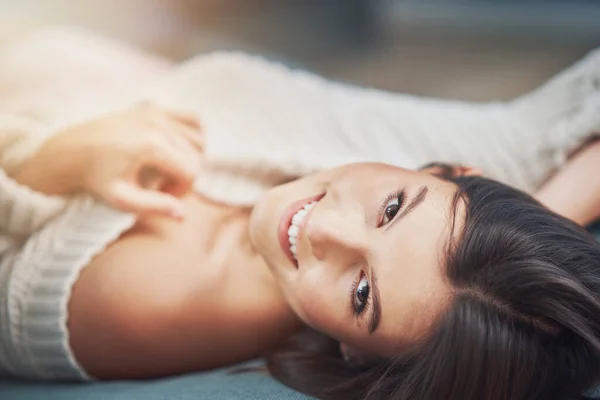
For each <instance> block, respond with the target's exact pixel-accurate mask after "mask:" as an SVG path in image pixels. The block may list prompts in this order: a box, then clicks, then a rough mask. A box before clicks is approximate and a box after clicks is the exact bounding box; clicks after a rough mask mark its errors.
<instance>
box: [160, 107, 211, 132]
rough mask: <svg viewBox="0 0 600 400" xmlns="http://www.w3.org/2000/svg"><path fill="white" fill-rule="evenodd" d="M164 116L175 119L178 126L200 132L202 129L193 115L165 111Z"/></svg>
mask: <svg viewBox="0 0 600 400" xmlns="http://www.w3.org/2000/svg"><path fill="white" fill-rule="evenodd" d="M165 114H167V115H168V116H170V117H171V118H173V119H175V120H176V121H177V122H179V123H180V124H183V125H186V126H187V127H188V128H190V129H193V130H195V131H200V130H201V129H202V125H200V122H199V121H198V118H196V116H195V115H192V114H187V113H182V112H178V111H172V110H165Z"/></svg>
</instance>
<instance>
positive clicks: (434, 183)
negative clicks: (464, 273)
mask: <svg viewBox="0 0 600 400" xmlns="http://www.w3.org/2000/svg"><path fill="white" fill-rule="evenodd" d="M432 178H433V177H432ZM427 187H428V195H427V198H426V199H425V201H424V202H423V203H422V204H421V205H420V206H419V207H418V208H416V209H415V210H414V211H413V212H411V213H410V214H408V215H407V216H406V217H405V218H403V219H402V220H401V221H398V222H397V223H396V224H394V226H391V227H390V229H389V230H388V231H387V232H386V233H385V234H384V235H383V237H382V239H381V240H379V241H378V243H377V244H376V245H375V246H374V249H373V250H374V254H373V259H372V260H371V263H372V268H373V270H374V272H375V274H376V275H377V287H378V289H379V297H380V303H381V306H382V317H381V324H380V327H379V329H378V331H377V332H376V333H375V334H374V335H373V337H376V338H377V340H375V341H373V342H375V343H376V346H377V347H378V348H377V349H374V350H376V351H377V352H378V353H379V352H383V353H387V352H389V351H393V350H394V349H395V348H397V347H398V346H402V345H403V344H407V343H410V342H414V341H415V340H417V339H418V338H419V337H421V336H422V335H424V334H426V333H427V332H428V328H430V327H431V324H432V323H433V322H434V321H435V319H436V317H437V316H438V315H439V313H440V312H441V311H443V309H444V307H445V305H446V304H447V303H448V301H449V298H450V288H449V285H448V283H447V281H446V275H445V273H444V265H445V259H446V252H447V244H448V242H449V240H450V237H451V235H456V232H459V230H460V227H461V226H462V222H461V219H462V208H463V207H462V206H461V204H460V202H459V203H457V204H456V205H457V207H456V215H455V210H454V206H455V201H454V199H455V196H456V192H457V187H456V185H454V184H453V183H451V182H446V181H443V180H440V179H438V178H433V179H431V180H430V181H429V182H427ZM409 201H410V199H409ZM454 217H455V218H456V226H455V227H454V231H452V225H453V223H452V222H453V218H454Z"/></svg>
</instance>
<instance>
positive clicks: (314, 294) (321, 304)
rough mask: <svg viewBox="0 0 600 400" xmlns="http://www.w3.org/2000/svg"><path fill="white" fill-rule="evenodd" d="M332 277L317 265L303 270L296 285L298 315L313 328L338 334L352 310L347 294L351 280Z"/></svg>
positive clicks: (336, 335)
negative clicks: (308, 269) (316, 267)
mask: <svg viewBox="0 0 600 400" xmlns="http://www.w3.org/2000/svg"><path fill="white" fill-rule="evenodd" d="M345 281H346V279H337V280H334V279H331V277H328V276H327V274H323V273H321V272H320V271H318V270H316V269H312V270H310V271H307V272H305V273H303V274H302V276H301V277H300V279H299V280H298V281H297V285H296V288H295V289H296V290H295V292H296V303H297V305H298V307H299V308H300V309H299V310H297V311H298V314H299V316H300V317H301V318H302V319H303V320H304V322H305V323H306V324H307V325H309V326H311V327H312V328H314V329H316V330H318V331H320V332H323V333H325V334H328V335H330V336H333V337H339V336H340V334H341V332H340V331H341V330H342V328H343V326H344V321H345V320H347V318H348V315H349V314H350V311H349V309H348V300H347V298H348V296H349V288H350V287H351V282H348V284H347V285H346V282H345Z"/></svg>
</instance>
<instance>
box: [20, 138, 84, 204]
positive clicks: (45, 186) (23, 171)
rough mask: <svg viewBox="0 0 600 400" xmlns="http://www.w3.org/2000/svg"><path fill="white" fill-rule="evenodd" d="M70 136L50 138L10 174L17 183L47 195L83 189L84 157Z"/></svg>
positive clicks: (67, 193) (71, 192)
mask: <svg viewBox="0 0 600 400" xmlns="http://www.w3.org/2000/svg"><path fill="white" fill-rule="evenodd" d="M69 136H70V135H62V134H58V135H56V136H54V137H52V138H50V139H49V140H48V141H47V142H46V143H44V145H43V146H42V147H41V148H40V149H39V150H38V152H37V153H35V154H34V155H33V156H31V157H30V158H28V159H27V160H25V161H24V162H23V163H22V164H21V166H20V167H19V168H18V169H17V170H16V171H15V173H14V174H12V175H13V176H12V178H13V179H15V180H16V181H17V182H18V183H20V184H22V185H25V186H29V187H30V188H31V189H33V190H36V191H39V192H42V193H45V194H48V195H69V194H73V193H76V192H78V191H81V190H82V189H83V183H84V175H85V171H86V166H85V163H86V156H85V154H83V152H82V150H81V149H80V148H77V146H76V143H74V142H72V141H70V140H69Z"/></svg>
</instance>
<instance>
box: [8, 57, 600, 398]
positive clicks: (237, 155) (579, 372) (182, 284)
mask: <svg viewBox="0 0 600 400" xmlns="http://www.w3.org/2000/svg"><path fill="white" fill-rule="evenodd" d="M24 58H25V59H26V58H27V57H24ZM597 65H598V55H597V54H595V55H592V56H590V57H589V58H588V59H586V60H584V61H582V62H581V63H579V64H577V65H576V66H575V67H573V68H572V69H570V70H568V71H566V72H565V73H563V74H562V75H560V76H559V77H558V78H556V79H555V80H553V81H552V82H550V83H549V84H548V85H546V86H545V87H544V88H542V89H540V90H538V91H537V92H534V93H532V94H530V95H528V96H525V97H523V98H520V99H518V100H516V101H514V102H511V103H508V104H492V105H468V104H457V103H449V102H440V101H434V100H423V99H413V98H409V97H406V96H401V95H392V94H385V93H380V92H374V91H364V90H360V89H351V88H346V87H343V86H338V85H334V84H330V83H327V82H325V81H322V80H319V79H317V78H314V77H312V76H309V75H304V74H300V73H291V72H289V71H287V70H284V69H282V68H281V67H278V66H270V65H269V64H266V63H264V62H261V61H257V60H253V59H248V58H245V57H244V56H236V55H234V56H229V55H224V56H215V57H212V58H211V57H207V58H204V59H203V58H200V59H198V60H196V61H193V62H191V63H190V64H188V65H187V66H183V67H180V68H179V69H177V70H175V71H169V72H168V73H167V72H162V71H161V72H160V73H156V75H155V76H154V77H155V78H156V79H158V81H159V83H158V84H157V85H156V86H152V87H151V89H150V90H149V91H147V92H146V93H143V94H142V95H139V94H137V93H136V91H138V93H139V92H140V91H142V89H141V88H143V87H144V86H145V85H146V84H147V82H144V83H143V84H139V86H138V87H136V88H132V92H133V93H134V94H133V95H132V96H131V97H126V96H125V95H123V96H124V97H126V98H123V99H120V101H119V102H110V101H108V102H107V103H102V102H97V103H94V102H93V101H90V103H91V105H90V104H85V105H82V104H76V108H75V110H73V109H70V107H68V105H71V104H73V103H76V100H73V99H77V98H78V97H77V96H73V97H71V100H72V103H65V102H63V103H62V104H59V105H58V107H54V108H51V109H50V111H48V109H42V110H41V111H40V109H39V108H37V109H36V108H35V107H33V106H31V104H32V103H31V102H23V103H26V104H27V105H28V106H29V109H28V110H29V111H30V112H31V113H33V115H36V113H35V112H36V111H37V113H38V114H37V117H38V122H39V120H42V123H36V121H35V120H34V119H33V118H24V116H23V115H24V112H23V109H24V108H26V107H23V106H22V105H21V106H20V107H21V110H20V111H19V110H17V111H15V110H12V114H11V116H10V118H11V119H9V118H8V117H7V118H6V120H5V125H4V129H5V130H4V132H5V133H4V135H5V136H4V139H5V140H4V144H3V146H2V149H3V150H2V153H1V155H2V161H3V168H4V170H5V172H6V174H4V175H3V176H2V180H1V181H0V184H1V185H2V191H1V192H0V193H2V196H3V197H2V198H1V199H0V204H1V205H2V207H1V210H2V213H1V214H0V215H2V218H1V219H0V221H1V222H2V232H4V234H3V236H2V238H3V245H2V249H3V253H2V256H3V260H2V264H1V265H0V272H1V273H2V277H1V279H0V282H1V284H2V287H3V289H2V293H3V297H2V308H1V312H2V317H1V318H2V319H1V320H0V321H2V323H1V324H0V328H1V329H2V336H1V338H2V340H1V344H2V352H1V353H0V366H1V368H2V370H3V371H4V372H6V373H10V374H14V375H18V376H24V377H30V378H38V379H40V378H41V379H91V378H92V377H93V378H98V379H115V378H116V379H121V378H147V377H156V376H164V375H169V374H175V373H181V372H187V371H193V370H200V369H207V368H214V367H217V366H221V365H227V364H231V363H233V362H237V361H241V360H245V359H249V358H252V357H256V356H258V355H261V354H272V355H271V357H270V369H271V371H272V372H273V374H274V375H275V376H276V377H278V378H279V379H281V380H282V381H283V382H285V383H287V384H289V385H290V386H292V387H295V388H297V389H299V390H302V391H304V392H307V393H310V394H314V395H317V396H319V397H324V398H343V399H347V398H382V397H392V398H399V399H434V398H448V399H479V398H485V399H504V398H511V399H535V398H539V399H552V398H556V399H562V398H569V397H570V396H571V397H572V396H576V395H578V394H579V393H581V392H583V391H584V390H587V389H588V388H590V387H591V386H592V385H593V384H594V383H595V382H596V381H597V377H598V374H599V373H600V365H599V361H598V360H600V359H599V358H598V356H599V353H600V343H599V340H598V336H599V330H600V317H598V316H599V315H600V299H599V295H598V293H599V292H600V282H599V279H600V275H599V274H598V272H597V267H598V265H600V245H598V243H596V242H595V241H594V240H593V239H592V238H591V236H589V235H588V234H587V233H586V232H585V231H584V230H583V229H582V228H580V227H578V226H577V224H576V223H575V222H572V221H569V220H568V219H567V218H565V217H568V218H571V219H573V220H574V221H576V222H579V223H582V224H583V223H587V222H589V221H592V220H593V219H595V218H597V217H598V215H599V214H598V211H599V210H600V207H598V205H599V203H598V199H599V198H600V196H598V187H599V186H600V185H599V184H598V182H597V179H596V180H594V179H592V180H590V181H589V182H586V183H587V184H586V185H585V186H581V185H577V186H576V187H578V188H579V190H580V193H579V195H578V196H577V198H576V199H575V200H576V201H574V199H573V196H564V195H563V194H562V192H563V191H564V190H565V188H567V190H571V189H570V185H575V184H576V182H575V179H574V177H577V178H578V177H579V176H580V175H581V174H582V173H583V171H587V170H588V169H589V168H590V167H592V166H593V165H594V163H597V162H598V152H599V146H598V144H597V143H592V144H589V145H588V144H587V143H588V141H590V140H591V139H592V138H593V134H594V133H595V132H597V131H598V127H600V124H598V119H597V113H596V112H595V111H597V110H598V108H597V106H598V90H597V87H596V88H594V86H593V85H594V83H593V82H594V79H597V78H596V76H597V75H593V73H594V72H596V73H597V72H598V69H597V68H596V67H597ZM153 79H154V78H153ZM150 80H152V79H150ZM69 82H70V81H69ZM103 82H105V83H106V81H103ZM113 84H114V83H113ZM106 86H108V84H107V85H106ZM132 86H135V85H132ZM98 89H99V90H98V92H99V96H100V97H101V95H102V93H100V92H102V90H101V89H103V88H100V87H99V88H98ZM122 89H123V88H122ZM261 89H262V90H261ZM123 93H127V92H126V91H125V90H123ZM107 98H109V97H108V96H107ZM144 101H146V102H151V103H154V104H156V105H155V106H151V105H143V104H142V105H140V106H137V107H133V108H132V107H131V106H128V107H125V105H126V104H135V103H142V102H144ZM44 104H46V103H44ZM86 106H89V107H88V108H86ZM542 106H544V107H542ZM15 108H17V109H18V107H15ZM113 109H119V110H121V111H112V110H113ZM32 110H33V111H32ZM342 112H343V114H344V115H350V116H351V118H350V119H345V118H344V117H342V115H341V114H342ZM56 113H58V114H59V115H60V116H59V117H56ZM40 114H42V115H44V118H40V117H39V115H40ZM102 114H105V115H102ZM398 114H400V115H398ZM402 114H404V115H402ZM27 116H30V115H27ZM267 116H268V117H267ZM403 117H406V118H403ZM433 117H436V118H437V120H436V121H433V122H431V123H430V124H429V125H427V121H428V120H431V119H432V118H433ZM398 118H400V119H403V120H404V121H403V122H404V124H405V125H407V126H410V128H411V129H410V130H411V131H413V132H414V134H409V135H407V134H405V131H404V130H405V129H408V128H403V127H402V126H401V125H398V123H399V120H398ZM78 120H79V121H82V120H83V121H87V122H81V123H80V122H76V121H78ZM48 121H50V122H48ZM364 121H367V122H369V124H368V125H365V124H364V123H362V122H364ZM361 123H362V124H361ZM450 123H453V124H454V125H451V124H450ZM200 124H201V125H202V129H200V127H199V125H200ZM438 128H439V129H438ZM444 128H445V133H440V132H442V131H444ZM477 128H487V131H483V130H479V131H478V129H477ZM201 130H202V134H201V133H200V131H201ZM365 132H368V133H369V134H370V135H372V136H368V135H366V134H365ZM50 133H53V134H52V135H50ZM459 133H460V136H459ZM9 134H10V136H9ZM524 134H526V135H527V136H526V137H525V138H523V137H522V135H524ZM202 135H205V137H203V136H202ZM419 135H421V136H419ZM423 135H424V136H423ZM419 137H420V139H419ZM6 138H11V139H10V140H6ZM542 139H548V140H547V141H546V142H544V141H543V140H542ZM490 140H496V141H497V143H498V144H502V145H503V146H497V147H498V148H493V149H490ZM204 141H206V143H204ZM453 142H457V143H458V142H460V145H456V144H454V145H453ZM465 142H468V143H469V145H470V146H471V148H469V149H465V148H464V143H465ZM516 142H518V143H517V144H516ZM484 145H487V146H484ZM507 145H508V146H511V147H509V148H508V150H507V148H506V146H507ZM492 147H493V146H492ZM486 149H487V150H486ZM408 150H410V151H408ZM477 150H481V151H477ZM482 152H483V153H482ZM490 152H491V153H493V154H491V153H490ZM438 155H439V157H437V156H438ZM490 155H492V156H493V157H491V156H490ZM434 156H436V158H437V159H439V160H441V161H445V162H449V161H455V162H456V161H460V162H462V163H467V162H470V161H477V160H479V161H481V163H480V165H483V166H484V169H485V170H486V174H488V175H490V176H492V177H494V178H495V179H497V180H500V181H507V180H511V181H513V184H514V186H517V187H520V188H522V189H525V190H528V191H529V192H530V193H533V194H536V195H537V196H538V198H539V199H540V200H541V201H542V202H544V203H545V204H546V205H547V206H548V207H551V208H552V209H554V210H556V211H557V212H559V213H562V214H563V215H564V216H565V217H560V216H558V214H555V213H553V212H551V211H549V210H548V209H547V208H546V207H544V206H542V205H541V204H540V203H538V202H537V201H536V200H534V199H533V198H532V197H530V196H528V195H526V194H524V193H523V192H521V191H519V190H516V189H513V188H510V187H508V186H506V185H504V184H501V183H497V182H494V181H490V180H487V179H484V178H482V177H479V176H478V175H479V173H478V171H477V170H476V169H473V168H467V167H445V166H444V165H433V166H431V167H430V168H427V169H426V170H424V171H411V170H409V169H405V168H399V167H397V166H393V165H391V164H402V165H405V166H411V164H412V163H422V162H423V161H432V160H435V159H436V158H434ZM393 157H398V158H401V160H400V161H397V162H395V163H394V162H393V160H392V158H393ZM532 157H536V159H532ZM567 159H568V160H569V161H568V163H567V162H566V161H567ZM373 160H379V161H387V163H386V164H383V163H372V162H371V163H365V162H363V163H358V162H357V161H373ZM563 164H566V165H564V168H563V169H562V170H561V171H559V172H558V173H556V171H555V169H556V168H557V167H560V166H563ZM526 167H529V168H527V169H526ZM299 176H301V178H300V179H297V178H298V177H299ZM547 178H550V180H548V181H547V182H546V183H544V182H545V181H546V179H547ZM192 187H193V189H194V190H191V189H192ZM557 187H558V188H559V189H556V188H557ZM32 189H33V190H32ZM557 191H558V192H559V195H557V194H556V193H557ZM90 194H91V195H92V196H90ZM307 326H309V327H311V328H312V329H314V330H316V331H318V332H321V333H322V334H323V335H326V337H330V338H333V339H329V340H326V341H325V343H324V344H322V343H321V340H320V339H319V338H315V337H314V335H317V336H318V334H310V335H311V336H309V337H305V338H304V340H302V339H298V340H297V341H296V342H295V343H294V342H293V343H291V345H290V347H288V348H287V350H285V351H283V350H282V351H279V349H281V346H280V345H281V344H282V343H283V342H284V341H285V340H286V339H287V338H289V337H290V335H292V334H294V333H297V332H304V331H305V329H306V327H307ZM330 340H331V341H333V342H330ZM331 343H333V344H334V346H333V347H332V346H331ZM274 350H277V351H275V352H273V351H274Z"/></svg>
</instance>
